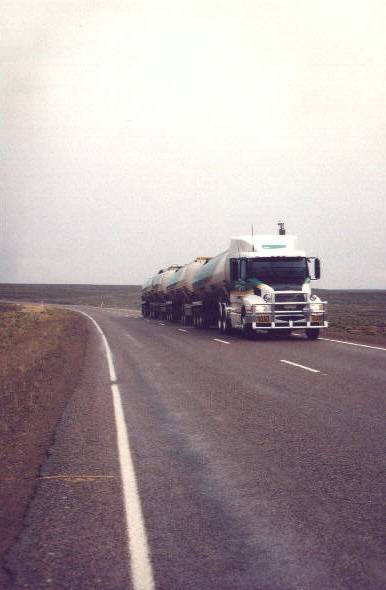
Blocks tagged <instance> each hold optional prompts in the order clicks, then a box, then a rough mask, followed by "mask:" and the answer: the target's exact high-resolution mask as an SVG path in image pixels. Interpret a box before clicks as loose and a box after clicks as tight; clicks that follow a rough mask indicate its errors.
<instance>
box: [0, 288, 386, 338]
mask: <svg viewBox="0 0 386 590" xmlns="http://www.w3.org/2000/svg"><path fill="white" fill-rule="evenodd" d="M315 293H317V294H318V295H319V296H320V297H321V298H322V299H323V300H326V301H328V307H329V323H330V328H329V329H328V330H326V331H325V332H324V335H325V336H326V337H329V338H338V339H345V340H350V341H356V342H362V343H364V344H370V345H371V344H374V345H379V346H382V345H384V346H386V291H384V290H329V289H315ZM1 299H3V300H8V301H15V302H17V301H29V302H37V303H41V302H44V303H53V304H55V303H57V304H66V305H92V306H96V307H114V308H126V307H128V308H135V309H139V308H140V304H141V287H140V286H139V285H29V284H19V285H18V284H0V300H1Z"/></svg>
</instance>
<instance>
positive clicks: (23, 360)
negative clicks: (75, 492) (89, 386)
mask: <svg viewBox="0 0 386 590" xmlns="http://www.w3.org/2000/svg"><path fill="white" fill-rule="evenodd" d="M0 333H1V342H0V417H1V420H0V480H1V485H0V587H4V586H5V584H6V581H7V577H8V575H7V571H6V569H5V568H4V567H2V563H3V558H4V555H5V553H6V552H7V550H8V549H9V548H10V547H11V546H12V545H13V543H14V542H15V541H16V539H17V537H18V535H19V534H20V532H21V530H22V528H23V523H24V516H25V514H26V512H27V510H28V505H29V503H30V501H31V498H32V497H33V495H34V492H35V488H36V484H37V481H38V478H39V472H40V466H41V465H42V463H43V462H44V460H45V458H46V457H47V453H48V450H49V448H50V446H51V444H52V442H53V440H54V437H55V428H56V425H57V423H58V421H59V419H60V417H61V415H62V413H63V411H64V408H65V406H66V403H67V402H68V400H69V399H70V398H71V395H72V393H73V391H74V390H75V387H76V385H77V383H78V381H79V378H80V374H81V370H82V366H83V360H84V354H85V346H86V342H87V335H88V331H87V321H86V320H85V319H84V318H83V317H81V316H79V314H75V313H72V312H69V311H67V310H64V309H57V308H54V307H52V308H51V307H49V306H45V305H14V304H6V303H0Z"/></svg>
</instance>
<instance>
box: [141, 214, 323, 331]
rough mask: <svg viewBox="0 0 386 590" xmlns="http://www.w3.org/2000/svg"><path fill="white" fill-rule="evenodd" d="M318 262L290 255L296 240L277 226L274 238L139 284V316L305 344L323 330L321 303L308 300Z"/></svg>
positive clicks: (235, 241) (238, 240)
mask: <svg viewBox="0 0 386 590" xmlns="http://www.w3.org/2000/svg"><path fill="white" fill-rule="evenodd" d="M319 278H320V260H319V259H318V258H315V257H307V256H306V254H305V252H304V251H303V250H299V249H297V237H296V236H294V235H287V234H286V230H285V227H284V223H282V222H280V223H279V232H278V234H276V235H253V233H252V234H251V235H250V236H239V237H233V238H231V240H230V245H229V248H228V249H227V250H225V251H224V252H222V253H221V254H218V255H217V256H214V257H213V258H209V257H206V256H199V257H197V258H195V259H194V260H193V261H192V262H189V263H188V264H185V265H183V266H179V265H172V266H169V267H168V268H166V269H163V270H160V271H159V272H158V273H157V274H156V275H155V276H153V277H151V278H150V279H148V280H147V281H145V283H144V285H143V287H142V314H143V316H144V317H150V318H159V319H161V320H169V321H176V322H181V323H182V324H184V325H193V326H196V327H198V328H209V327H211V326H213V325H216V326H217V327H218V329H219V331H220V333H222V334H227V333H229V332H231V331H232V330H240V331H241V332H242V333H243V334H245V335H251V334H253V333H254V332H255V331H269V332H275V333H277V334H278V335H288V334H290V333H291V332H292V331H294V330H303V331H305V333H306V335H307V337H308V338H309V339H311V340H315V339H317V338H318V336H319V333H320V329H321V328H326V327H327V326H328V321H327V302H326V301H321V299H320V298H319V297H318V296H317V295H315V294H312V292H311V280H316V279H319Z"/></svg>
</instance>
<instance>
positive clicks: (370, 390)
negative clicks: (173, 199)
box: [7, 308, 386, 590]
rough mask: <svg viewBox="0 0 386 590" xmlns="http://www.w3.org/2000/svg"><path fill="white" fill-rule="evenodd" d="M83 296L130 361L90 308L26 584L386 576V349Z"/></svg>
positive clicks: (15, 569)
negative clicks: (186, 320)
mask: <svg viewBox="0 0 386 590" xmlns="http://www.w3.org/2000/svg"><path fill="white" fill-rule="evenodd" d="M81 309H82V310H84V311H86V312H87V313H88V314H90V315H91V316H92V317H93V318H94V319H95V320H96V321H97V322H98V324H99V326H100V327H101V328H102V330H103V332H104V333H105V335H106V339H107V342H108V345H109V347H110V349H111V352H112V362H113V365H114V366H113V367H112V363H111V362H110V365H109V364H108V361H107V357H106V350H105V345H104V342H103V339H102V337H101V334H100V333H99V332H98V330H97V328H96V327H95V326H94V325H92V324H91V322H90V339H89V344H88V350H87V355H86V362H85V366H84V370H83V376H82V380H81V383H80V384H79V387H78V389H77V391H76V392H75V395H74V396H73V398H72V400H71V402H70V404H69V405H68V406H67V409H66V412H65V414H64V416H63V418H62V420H61V422H60V424H59V425H58V428H57V431H56V435H55V440H54V441H53V446H52V448H51V451H50V455H49V457H48V459H47V461H46V463H45V465H44V466H43V468H42V474H41V478H40V480H39V485H38V487H37V493H36V495H35V497H34V498H33V499H32V501H31V504H30V507H29V511H28V515H27V517H26V522H25V527H24V530H23V533H22V535H21V537H20V539H19V541H18V543H17V544H16V546H14V548H13V550H12V551H11V554H10V555H9V556H8V562H7V565H8V568H9V571H10V572H11V573H12V577H13V581H14V588H30V589H31V590H32V589H33V590H38V589H41V588H54V589H62V588H63V589H67V590H68V589H89V588H90V589H91V588H92V589H94V588H101V589H103V590H109V589H131V588H134V589H135V590H140V589H143V590H150V589H151V588H153V587H154V588H156V589H157V590H158V589H159V590H161V589H165V590H169V589H170V590H171V589H176V590H191V589H192V590H193V589H195V590H207V589H208V590H209V589H210V590H213V589H218V590H220V589H221V590H238V589H240V590H258V589H262V590H263V589H264V590H273V589H278V590H279V589H280V590H283V589H286V590H290V589H291V590H292V589H296V590H298V589H309V590H335V589H336V590H338V589H350V590H354V589H381V588H382V589H384V588H385V587H386V567H385V559H384V549H385V537H384V528H383V522H384V515H385V511H384V497H385V496H384V483H385V477H384V473H385V470H384V467H385V461H384V457H385V453H384V451H385V448H384V434H385V428H384V409H385V402H384V400H385V383H386V350H376V349H373V348H363V347H356V346H351V345H346V344H341V343H336V342H329V341H324V340H323V341H321V340H319V341H317V342H310V341H308V340H306V339H303V338H299V337H292V338H291V339H288V340H283V341H274V340H269V339H267V338H260V339H258V340H256V341H248V340H243V339H242V338H240V337H238V336H231V337H223V336H218V335H217V333H216V332H215V331H212V330H211V331H199V330H196V329H193V328H182V326H179V325H177V324H166V325H165V324H164V323H161V322H159V321H156V320H151V321H149V320H144V319H143V318H141V317H138V314H136V312H127V311H124V310H121V311H111V310H98V309H95V308H81ZM326 335H327V334H326ZM215 338H219V339H220V340H223V342H220V341H216V340H214V339H215ZM284 361H286V362H284ZM289 363H295V364H289ZM299 365H300V366H299ZM310 369H312V370H310ZM112 371H113V373H112ZM114 372H115V375H114ZM112 390H113V393H112ZM113 395H114V396H115V397H114V398H113ZM113 399H114V404H115V405H113ZM120 403H121V409H122V411H123V425H122V423H121V425H120V426H119V425H118V432H119V434H118V443H117V420H118V422H119V411H120V409H119V404H120ZM125 426H126V427H127V433H128V437H129V442H128V444H129V447H130V449H128V447H127V441H125V432H124V430H125ZM119 428H121V431H119ZM122 429H123V430H122ZM125 445H126V446H125ZM125 449H126V450H125ZM125 452H126V455H125ZM119 453H120V454H119ZM120 465H121V467H120ZM122 477H123V481H124V487H123V488H122V479H121V478H122ZM125 478H126V479H125ZM122 489H123V491H124V493H123V492H122ZM125 502H126V503H125ZM141 527H142V528H141ZM128 543H129V547H128ZM133 580H134V581H133Z"/></svg>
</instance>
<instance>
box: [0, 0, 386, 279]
mask: <svg viewBox="0 0 386 590" xmlns="http://www.w3.org/2000/svg"><path fill="white" fill-rule="evenodd" d="M385 23H386V3H385V2H384V0H380V1H376V0H366V1H362V0H359V1H355V0H350V1H346V0H334V1H330V0H320V1H315V0H288V1H277V0H265V1H264V0H237V1H236V0H223V1H221V2H220V1H215V0H189V1H187V0H163V1H162V2H160V1H159V0H147V1H138V2H128V1H125V2H124V1H118V0H116V1H111V0H110V1H109V2H104V1H103V2H102V1H99V0H94V1H92V0H88V1H85V0H76V1H64V0H60V1H55V0H47V1H41V0H34V1H33V0H29V1H22V0H13V1H12V2H6V1H4V0H3V2H2V8H1V27H0V29H1V38H0V66H1V72H0V131H1V133H0V157H1V161H0V162H1V163H0V190H1V193H0V194H1V200H2V211H3V216H2V217H3V219H2V243H1V249H2V253H1V275H0V281H2V282H48V283H49V282H77V283H87V282H90V283H141V282H142V281H143V279H144V278H146V277H147V276H148V275H150V274H153V273H154V272H155V271H157V270H158V269H159V268H161V267H163V266H165V265H168V264H171V263H184V262H188V261H189V260H191V259H192V258H193V257H195V256H197V255H214V254H216V253H218V252H220V251H222V250H224V249H225V248H227V246H228V243H229V237H230V236H231V235H234V234H240V233H248V232H249V230H250V226H251V223H253V224H254V227H255V232H256V233H271V232H275V231H276V223H277V221H278V220H279V219H285V220H286V222H287V226H288V228H289V230H290V231H291V233H295V234H298V235H299V236H300V237H301V239H302V244H303V245H304V246H305V247H306V249H307V252H308V253H309V255H320V256H321V258H322V261H323V275H324V277H323V280H322V281H320V282H319V286H322V287H326V288H334V287H336V288H366V287H368V288H384V289H386V268H385V267H386V265H385V260H386V240H385V230H384V226H385V221H386V220H385V205H384V196H385V186H386V178H385V176H386V166H385V154H386V35H385V34H384V27H385Z"/></svg>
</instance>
